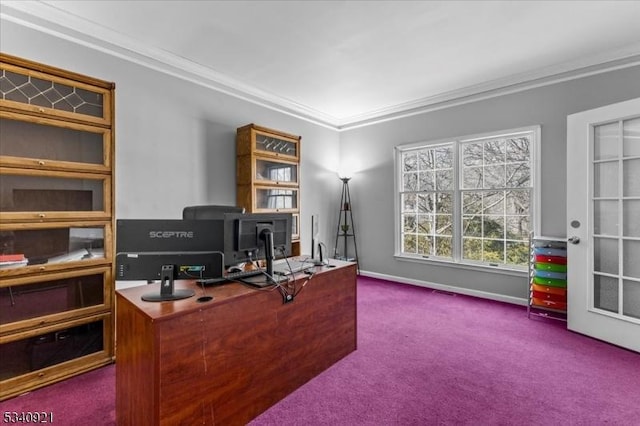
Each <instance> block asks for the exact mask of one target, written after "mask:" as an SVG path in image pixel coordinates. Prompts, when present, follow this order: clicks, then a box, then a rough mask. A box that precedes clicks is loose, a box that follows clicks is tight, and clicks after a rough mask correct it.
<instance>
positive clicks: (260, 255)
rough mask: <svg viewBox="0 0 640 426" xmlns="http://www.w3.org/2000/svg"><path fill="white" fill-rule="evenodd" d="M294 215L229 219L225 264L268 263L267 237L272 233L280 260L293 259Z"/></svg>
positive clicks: (235, 215) (274, 246) (227, 218)
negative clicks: (292, 234)
mask: <svg viewBox="0 0 640 426" xmlns="http://www.w3.org/2000/svg"><path fill="white" fill-rule="evenodd" d="M292 220H293V218H292V215H291V213H245V214H233V213H231V214H226V215H225V225H224V226H225V230H224V233H225V241H224V258H225V264H227V265H234V264H238V263H243V262H248V261H254V260H259V259H265V258H266V256H267V254H268V253H267V251H266V249H265V238H264V237H265V234H266V233H268V232H270V233H271V236H272V239H273V248H274V250H275V256H276V257H283V256H287V257H289V256H291V233H292V232H291V231H292Z"/></svg>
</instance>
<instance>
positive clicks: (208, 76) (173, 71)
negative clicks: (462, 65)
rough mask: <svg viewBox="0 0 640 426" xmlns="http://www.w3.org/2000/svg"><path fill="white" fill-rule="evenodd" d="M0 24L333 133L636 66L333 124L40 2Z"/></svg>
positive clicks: (600, 64) (585, 63) (623, 53)
mask: <svg viewBox="0 0 640 426" xmlns="http://www.w3.org/2000/svg"><path fill="white" fill-rule="evenodd" d="M0 6H1V9H0V19H3V20H7V21H10V22H14V23H16V24H19V25H22V26H25V27H28V28H31V29H34V30H37V31H40V32H43V33H45V34H49V35H51V36H54V37H58V38H61V39H64V40H67V41H70V42H73V43H76V44H79V45H82V46H85V47H88V48H91V49H95V50H98V51H101V52H103V53H106V54H109V55H112V56H115V57H118V58H120V59H123V60H127V61H130V62H133V63H136V64H138V65H141V66H144V67H147V68H150V69H153V70H156V71H159V72H162V73H165V74H168V75H171V76H173V77H176V78H179V79H182V80H185V81H189V82H192V83H194V84H198V85H201V86H203V87H206V88H208V89H211V90H215V91H218V92H221V93H224V94H226V95H229V96H233V97H235V98H238V99H242V100H245V101H247V102H251V103H253V104H256V105H260V106H262V107H265V108H268V109H271V110H273V111H277V112H280V113H283V114H287V115H290V116H293V117H296V118H299V119H302V120H305V121H308V122H311V123H314V124H317V125H319V126H322V127H326V128H329V129H332V130H335V131H345V130H350V129H355V128H359V127H365V126H369V125H373V124H377V123H381V122H385V121H391V120H396V119H399V118H403V117H410V116H413V115H418V114H423V113H426V112H430V111H435V110H439V109H444V108H450V107H453V106H458V105H463V104H466V103H470V102H477V101H480V100H484V99H489V98H493V97H497V96H502V95H506V94H511V93H516V92H521V91H524V90H529V89H533V88H536V87H542V86H547V85H551V84H555V83H559V82H563V81H568V80H573V79H577V78H582V77H586V76H589V75H594V74H599V73H604V72H608V71H613V70H616V69H621V68H627V67H631V66H636V65H640V43H636V44H633V45H630V46H626V47H624V48H622V49H619V50H615V51H610V52H605V53H603V54H600V55H596V56H590V57H585V58H581V59H579V60H576V61H570V62H564V63H560V64H556V65H554V66H550V67H546V68H540V69H537V70H534V71H531V72H525V73H521V74H517V75H512V76H508V77H505V78H500V79H495V80H492V81H489V82H484V83H481V84H477V85H473V86H468V87H464V88H461V89H458V90H453V91H449V92H446V93H441V94H438V95H435V96H430V97H426V98H422V99H418V100H415V101H411V102H406V103H402V104H398V105H394V106H391V107H389V108H382V109H378V110H374V111H369V112H366V113H363V114H359V115H355V116H351V117H344V118H337V117H334V116H331V115H329V114H326V113H323V112H322V111H318V110H316V109H314V108H311V107H309V106H306V105H302V104H300V103H297V102H294V101H292V100H290V99H286V98H283V97H281V96H278V95H276V94H274V93H269V92H266V91H264V90H260V89H258V88H256V87H254V86H250V85H247V84H245V83H243V82H241V81H239V80H236V79H234V78H231V77H229V76H227V75H224V74H221V73H218V72H216V71H214V70H212V69H210V68H206V67H204V66H202V65H200V64H197V63H195V62H193V61H189V60H187V59H185V58H183V57H180V56H177V55H174V54H171V53H169V52H166V51H164V50H162V49H157V48H152V47H149V46H145V45H143V44H141V43H139V42H137V41H135V40H133V39H132V38H131V37H127V36H124V35H123V34H120V33H118V32H115V31H112V30H109V29H107V28H105V27H103V26H101V25H99V24H98V23H95V22H91V21H88V20H85V19H82V18H79V17H77V16H75V15H72V14H69V13H67V12H65V11H62V10H60V9H58V8H56V7H55V6H53V5H51V4H49V3H45V2H42V1H13V0H8V1H3V2H2V3H1V4H0Z"/></svg>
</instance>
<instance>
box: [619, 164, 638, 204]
mask: <svg viewBox="0 0 640 426" xmlns="http://www.w3.org/2000/svg"><path fill="white" fill-rule="evenodd" d="M622 172H623V176H624V177H623V178H624V185H623V188H624V191H623V195H624V196H625V197H640V159H635V160H625V161H623V163H622Z"/></svg>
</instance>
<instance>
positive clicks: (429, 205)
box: [418, 194, 435, 213]
mask: <svg viewBox="0 0 640 426" xmlns="http://www.w3.org/2000/svg"><path fill="white" fill-rule="evenodd" d="M433 199H434V194H419V195H418V212H420V213H433V212H435V206H434V202H433Z"/></svg>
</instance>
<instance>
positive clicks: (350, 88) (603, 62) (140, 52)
mask: <svg viewBox="0 0 640 426" xmlns="http://www.w3.org/2000/svg"><path fill="white" fill-rule="evenodd" d="M1 11H2V18H3V19H9V20H13V21H16V22H19V23H23V24H24V23H27V24H28V25H30V26H32V27H37V28H39V29H44V30H45V31H47V32H49V33H52V34H55V35H59V36H64V37H66V38H70V39H72V40H74V41H77V42H80V43H83V44H85V45H89V46H92V47H97V48H100V49H102V50H104V51H107V52H109V53H112V54H115V55H118V56H120V57H125V58H127V59H129V60H133V61H136V62H139V63H143V64H145V65H148V66H152V67H154V68H157V69H159V70H162V71H164V72H170V73H172V74H174V75H178V76H181V77H182V78H186V79H190V80H191V81H195V82H197V83H199V84H203V85H206V86H208V87H212V88H214V89H216V90H220V91H223V92H225V93H229V94H231V95H234V96H238V97H241V98H245V99H247V100H250V101H252V102H256V103H260V104H263V105H265V106H267V107H270V108H274V109H277V110H280V111H283V112H286V113H289V114H293V115H297V116H299V117H301V118H304V119H307V120H311V121H315V122H317V123H319V124H322V125H326V126H328V127H332V128H336V129H344V128H349V127H354V126H358V125H363V124H366V123H369V122H372V121H376V120H378V121H379V120H383V119H386V118H387V119H388V118H389V117H394V116H398V115H402V114H408V113H412V112H416V111H421V110H424V109H425V108H435V107H438V106H442V105H446V104H451V103H452V102H456V100H460V99H462V98H466V99H469V98H470V97H476V98H477V97H479V96H480V97H481V96H490V95H491V93H495V92H496V91H503V92H504V91H505V90H518V88H520V90H521V89H522V88H525V87H531V85H536V84H537V85H540V84H545V82H546V83H547V84H548V82H551V81H557V79H559V78H570V76H573V75H585V74H588V73H593V72H598V71H602V70H604V69H611V68H613V67H620V66H629V65H630V64H640V30H639V27H638V23H639V22H640V2H639V1H612V0H607V1H338V0H332V1H255V0H254V1H166V0H165V1H134V0H129V1H97V0H93V1H69V0H65V1H35V2H34V1H5V0H2V10H1Z"/></svg>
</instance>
